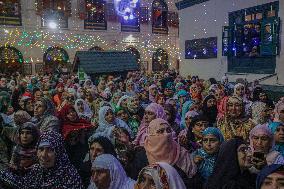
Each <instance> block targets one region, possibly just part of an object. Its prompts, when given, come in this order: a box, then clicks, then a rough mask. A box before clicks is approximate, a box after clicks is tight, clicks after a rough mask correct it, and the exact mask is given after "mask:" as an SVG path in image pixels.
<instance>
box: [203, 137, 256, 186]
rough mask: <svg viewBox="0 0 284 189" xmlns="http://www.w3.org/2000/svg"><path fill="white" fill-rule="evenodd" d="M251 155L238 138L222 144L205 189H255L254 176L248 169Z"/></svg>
mask: <svg viewBox="0 0 284 189" xmlns="http://www.w3.org/2000/svg"><path fill="white" fill-rule="evenodd" d="M250 158H251V153H250V152H249V147H248V146H247V145H246V144H245V143H244V141H243V140H242V139H240V138H235V139H231V140H229V141H226V142H224V143H223V144H222V145H221V147H220V150H219V154H218V157H217V160H216V163H215V167H214V170H213V173H212V175H211V176H210V177H209V178H208V181H207V183H206V187H205V188H206V189H223V188H224V189H227V188H230V189H255V180H256V175H254V174H251V173H250V172H249V171H248V169H249V168H250V167H251V163H250Z"/></svg>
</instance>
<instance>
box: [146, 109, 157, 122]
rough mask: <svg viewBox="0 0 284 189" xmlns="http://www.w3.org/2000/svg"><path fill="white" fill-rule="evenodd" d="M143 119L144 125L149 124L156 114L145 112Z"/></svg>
mask: <svg viewBox="0 0 284 189" xmlns="http://www.w3.org/2000/svg"><path fill="white" fill-rule="evenodd" d="M144 118H145V122H146V123H150V122H151V121H152V120H154V119H155V118H156V114H155V113H154V112H151V111H148V110H146V111H145V114H144Z"/></svg>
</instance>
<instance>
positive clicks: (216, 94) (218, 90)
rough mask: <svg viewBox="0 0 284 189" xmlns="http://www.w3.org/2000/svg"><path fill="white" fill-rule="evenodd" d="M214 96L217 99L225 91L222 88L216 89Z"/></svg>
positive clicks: (222, 95)
mask: <svg viewBox="0 0 284 189" xmlns="http://www.w3.org/2000/svg"><path fill="white" fill-rule="evenodd" d="M214 96H215V98H216V100H217V101H219V100H221V99H222V98H223V97H224V96H225V92H224V90H222V89H217V90H216V92H215V94H214Z"/></svg>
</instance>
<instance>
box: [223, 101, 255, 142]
mask: <svg viewBox="0 0 284 189" xmlns="http://www.w3.org/2000/svg"><path fill="white" fill-rule="evenodd" d="M244 108H245V107H244V104H243V101H242V99H241V98H239V97H237V96H231V97H229V98H228V100H227V102H226V112H225V115H224V117H222V118H220V119H219V120H218V123H217V127H218V128H219V129H220V130H221V131H222V133H223V135H224V138H225V140H229V139H232V138H234V137H242V138H243V139H244V140H245V141H248V138H249V136H248V135H249V132H250V130H251V129H252V128H253V127H254V124H253V122H252V121H251V120H250V119H248V117H246V116H245V110H244Z"/></svg>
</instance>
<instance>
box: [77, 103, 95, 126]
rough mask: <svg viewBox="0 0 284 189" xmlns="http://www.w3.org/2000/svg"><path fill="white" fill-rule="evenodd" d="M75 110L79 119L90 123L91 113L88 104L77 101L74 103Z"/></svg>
mask: <svg viewBox="0 0 284 189" xmlns="http://www.w3.org/2000/svg"><path fill="white" fill-rule="evenodd" d="M74 107H75V110H76V112H77V114H78V116H79V118H83V119H86V120H88V121H90V120H91V119H92V116H93V112H92V110H91V108H90V106H89V105H88V103H87V102H86V101H85V100H83V99H77V100H76V101H75V105H74Z"/></svg>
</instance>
